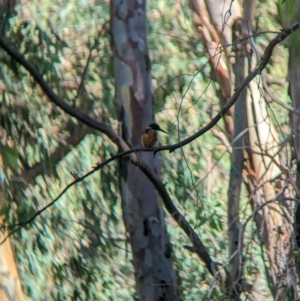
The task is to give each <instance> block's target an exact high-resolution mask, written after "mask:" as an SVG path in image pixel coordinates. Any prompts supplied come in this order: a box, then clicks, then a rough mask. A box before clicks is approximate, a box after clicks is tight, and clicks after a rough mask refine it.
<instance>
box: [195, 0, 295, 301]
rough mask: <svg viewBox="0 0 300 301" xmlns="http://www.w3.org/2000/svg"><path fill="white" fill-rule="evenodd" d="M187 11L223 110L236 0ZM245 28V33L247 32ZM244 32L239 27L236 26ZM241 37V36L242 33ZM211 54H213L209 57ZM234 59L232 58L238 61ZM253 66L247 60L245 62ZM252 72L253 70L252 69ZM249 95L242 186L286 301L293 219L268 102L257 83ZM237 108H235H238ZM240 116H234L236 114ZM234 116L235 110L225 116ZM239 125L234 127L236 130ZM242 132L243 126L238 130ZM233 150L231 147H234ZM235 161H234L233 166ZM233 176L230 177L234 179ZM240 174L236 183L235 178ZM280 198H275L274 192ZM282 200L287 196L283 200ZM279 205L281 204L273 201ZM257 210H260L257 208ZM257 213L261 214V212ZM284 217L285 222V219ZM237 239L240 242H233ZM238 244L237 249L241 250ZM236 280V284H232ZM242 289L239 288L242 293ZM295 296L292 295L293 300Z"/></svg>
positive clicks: (235, 226) (276, 292)
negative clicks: (247, 194)
mask: <svg viewBox="0 0 300 301" xmlns="http://www.w3.org/2000/svg"><path fill="white" fill-rule="evenodd" d="M190 3H191V7H192V9H193V11H194V22H195V25H196V28H197V30H198V32H199V33H200V35H201V40H202V41H203V43H204V45H205V46H206V49H207V53H208V56H209V58H210V59H211V60H210V63H211V66H212V74H213V76H212V79H213V80H214V81H216V82H218V83H219V85H220V89H219V94H218V96H219V97H220V103H221V105H222V104H223V103H224V102H226V100H227V98H228V95H229V93H231V91H232V90H233V89H232V86H231V82H230V81H229V79H230V78H232V77H233V76H235V77H236V81H237V79H238V78H239V74H238V73H236V72H237V71H239V72H240V71H241V70H239V69H238V68H236V69H235V70H234V72H235V74H233V73H232V69H231V67H230V64H229V63H228V62H229V58H228V54H229V51H230V50H229V49H230V48H226V49H225V48H224V49H223V51H222V54H219V52H218V51H219V50H221V46H222V45H223V46H224V45H228V44H229V43H231V39H230V35H229V31H230V30H231V25H232V24H233V22H234V21H235V20H236V19H238V18H240V17H241V13H240V12H241V10H242V9H241V7H240V6H239V2H237V1H234V2H232V1H221V2H218V3H216V2H214V1H210V0H206V1H204V0H191V1H190ZM255 3H256V1H252V0H247V1H244V4H243V7H244V17H243V19H244V20H245V21H247V23H245V25H247V26H246V28H245V29H246V33H247V35H251V28H252V26H251V20H252V18H253V15H254V7H255ZM245 29H244V30H245ZM240 30H241V31H243V28H242V27H240ZM240 35H241V37H242V36H243V32H240ZM212 51H213V53H212ZM237 59H238V57H236V60H237ZM249 61H251V60H249ZM250 68H251V66H250ZM250 90H251V95H248V99H247V126H248V130H249V134H248V135H249V137H248V138H249V139H248V142H249V145H248V148H247V150H248V152H247V157H248V161H247V164H246V172H247V174H246V179H247V180H246V186H247V188H248V192H249V198H250V200H251V201H252V208H253V210H254V211H255V214H254V219H255V223H256V227H257V231H258V233H259V234H260V241H261V243H262V246H263V251H264V252H265V253H267V255H268V256H267V258H266V259H265V263H266V271H267V276H268V283H269V287H270V290H271V292H272V295H273V297H274V299H275V300H284V299H285V298H286V297H287V296H288V295H290V294H291V292H293V291H294V290H295V287H296V284H297V275H296V271H295V258H294V253H293V245H294V244H293V239H294V238H293V229H292V227H291V220H290V219H289V218H288V217H292V216H293V213H292V210H291V208H292V207H291V204H290V202H287V201H282V200H280V198H279V196H283V195H284V193H285V192H284V191H283V189H284V182H283V181H282V180H281V177H282V176H284V175H283V174H282V170H281V169H280V168H279V166H280V164H278V163H279V162H280V148H279V145H278V143H279V139H278V135H277V133H276V131H275V130H274V126H273V124H272V120H271V119H270V117H269V115H268V112H267V108H266V103H265V101H264V99H263V98H262V96H261V95H260V93H259V90H258V87H257V84H255V83H254V82H253V83H251V84H250ZM236 109H237V108H236ZM236 113H238V112H236ZM230 116H233V111H231V113H230V114H229V117H230ZM229 117H228V116H227V117H225V120H224V121H225V129H226V131H227V137H228V138H229V139H230V140H231V137H232V136H233V133H234V136H236V135H237V134H238V133H239V130H238V129H236V128H235V129H234V130H233V127H232V129H231V126H230V124H231V123H230V118H229ZM237 123H238V121H236V122H235V126H236V125H237ZM241 127H242V125H241ZM233 146H235V145H233ZM235 155H236V154H233V157H232V158H233V159H234V158H235V159H234V160H233V161H232V167H233V168H234V166H235V165H236V166H238V169H237V170H236V172H233V171H232V174H231V181H230V188H229V200H228V205H229V208H228V218H229V220H228V224H229V234H230V238H231V243H230V245H231V247H230V255H231V257H230V259H231V260H230V275H231V279H230V281H229V283H231V285H230V284H229V288H228V289H229V290H231V291H236V293H237V294H233V295H232V296H231V297H232V298H236V295H238V294H239V293H240V292H241V291H238V290H236V289H235V288H234V287H233V284H234V283H235V284H237V285H239V284H241V283H239V281H240V280H241V277H242V275H243V274H242V270H241V269H242V262H241V260H242V256H243V255H245V254H242V253H240V252H242V251H243V246H242V241H240V235H239V231H240V230H239V225H240V223H239V219H238V216H239V200H238V198H239V185H240V181H241V178H242V173H241V172H240V160H238V159H237V157H236V156H235ZM235 160H236V161H235ZM233 173H234V174H233ZM238 174H239V175H240V177H241V178H240V179H238ZM278 191H279V193H278V194H277V192H278ZM285 196H286V195H285ZM272 199H274V201H273V202H271V203H268V204H266V201H270V200H272ZM276 199H277V200H279V201H280V204H279V203H278V202H276ZM260 208H261V209H260ZM259 209H260V210H259ZM287 216H288V217H287ZM237 240H238V242H237ZM240 244H241V245H240ZM236 280H238V282H235V281H236ZM241 289H242V287H239V290H241ZM295 296H296V294H295ZM293 297H294V296H293Z"/></svg>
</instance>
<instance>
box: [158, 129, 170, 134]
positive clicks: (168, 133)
mask: <svg viewBox="0 0 300 301" xmlns="http://www.w3.org/2000/svg"><path fill="white" fill-rule="evenodd" d="M158 131H161V132H164V133H166V134H169V133H168V132H166V131H164V130H162V129H159V130H158Z"/></svg>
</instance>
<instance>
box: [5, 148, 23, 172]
mask: <svg viewBox="0 0 300 301" xmlns="http://www.w3.org/2000/svg"><path fill="white" fill-rule="evenodd" d="M2 147H3V152H4V157H6V158H7V160H8V163H9V165H10V166H11V167H12V168H13V169H17V168H18V159H19V155H18V152H17V151H16V150H15V149H13V148H11V147H9V146H7V145H5V146H2Z"/></svg>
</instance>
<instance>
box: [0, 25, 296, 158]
mask: <svg viewBox="0 0 300 301" xmlns="http://www.w3.org/2000/svg"><path fill="white" fill-rule="evenodd" d="M298 27H299V24H298V23H296V24H294V25H293V26H291V27H290V28H286V29H282V30H281V32H280V33H279V34H278V35H277V36H276V37H275V38H274V39H273V40H272V41H271V42H270V43H269V45H268V46H267V48H266V50H265V52H264V55H263V57H262V59H261V60H260V62H259V64H258V65H257V67H256V68H255V69H254V70H253V71H251V72H250V74H249V75H248V76H247V77H246V78H244V79H243V80H242V82H241V83H240V85H239V86H237V88H236V89H235V92H234V94H233V95H232V96H231V97H230V98H229V99H228V101H227V103H226V104H225V105H224V106H223V108H222V109H221V111H220V112H219V113H218V114H217V115H216V116H215V117H214V118H213V119H212V120H211V121H210V122H209V123H208V124H207V125H206V126H204V127H203V128H201V129H200V130H199V131H198V132H196V133H195V134H193V135H192V136H190V137H188V138H186V139H184V140H182V141H180V142H179V143H175V144H171V145H166V146H161V147H156V148H155V149H154V154H155V153H157V152H160V151H163V150H169V151H170V152H173V151H174V150H175V149H177V148H180V147H183V146H185V145H187V144H189V143H191V142H192V141H194V140H195V139H197V138H198V137H200V136H201V135H203V134H204V133H206V132H207V131H209V130H210V129H211V128H213V127H214V126H215V125H216V124H217V122H218V121H219V120H220V119H221V118H222V116H224V115H225V114H226V113H227V112H228V111H229V109H230V108H231V107H232V106H233V105H234V104H235V102H236V101H237V99H238V97H239V96H240V93H241V92H242V91H243V90H244V89H245V87H246V86H247V85H248V84H249V83H250V82H251V81H252V80H253V79H254V78H255V77H256V76H257V75H259V74H261V72H262V70H263V69H264V68H265V67H266V65H267V64H268V62H269V60H270V58H271V56H272V53H273V50H274V48H275V46H276V45H278V44H279V43H280V42H282V41H283V40H284V39H286V38H287V37H288V36H289V35H291V34H292V33H293V32H294V31H295V30H297V29H298ZM0 47H1V48H3V49H4V50H5V51H6V52H7V53H8V54H9V55H10V56H11V57H12V58H13V59H15V60H16V61H17V62H18V63H19V64H21V65H22V66H23V67H24V68H25V69H26V70H27V71H28V72H29V73H30V75H31V76H32V77H33V78H34V79H35V80H36V82H37V83H38V84H39V85H40V87H41V88H42V90H43V91H44V93H45V94H46V95H47V96H48V97H49V99H50V101H52V102H53V103H54V104H56V105H57V106H58V107H60V108H61V109H62V110H63V111H65V112H66V113H67V114H69V115H71V116H73V117H75V118H76V119H78V120H80V121H81V122H83V123H84V124H86V125H88V126H90V127H92V128H94V129H96V130H98V131H100V132H102V133H104V134H105V135H106V136H107V137H109V138H110V139H111V141H112V142H113V143H115V144H117V145H118V146H120V137H119V136H118V135H117V134H116V133H115V132H114V131H113V129H112V128H111V127H110V126H108V125H107V124H105V123H101V122H98V121H97V120H95V119H93V118H92V117H90V116H89V115H87V114H85V113H83V112H81V111H79V110H76V109H75V108H73V107H72V106H71V105H69V104H68V103H67V102H65V101H64V100H62V99H61V98H60V97H59V96H58V95H56V94H55V93H54V91H53V90H52V89H51V87H50V86H49V85H48V84H47V82H46V81H45V80H44V79H43V77H42V75H41V74H40V72H39V71H38V70H37V69H36V68H35V67H33V65H32V64H30V63H29V62H28V61H27V60H26V59H25V58H24V56H23V55H22V54H21V53H19V52H18V51H17V50H15V49H14V48H13V47H11V46H10V45H9V44H7V43H6V42H5V40H4V39H3V37H2V36H0ZM122 149H124V148H123V147H122ZM140 151H153V150H152V149H146V148H141V149H140ZM132 152H134V150H132Z"/></svg>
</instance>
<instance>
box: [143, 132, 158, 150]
mask: <svg viewBox="0 0 300 301" xmlns="http://www.w3.org/2000/svg"><path fill="white" fill-rule="evenodd" d="M156 141H157V136H156V131H154V130H152V129H149V130H146V131H145V132H144V133H143V135H142V139H141V143H142V145H143V146H145V147H153V146H154V145H155V144H156Z"/></svg>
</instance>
